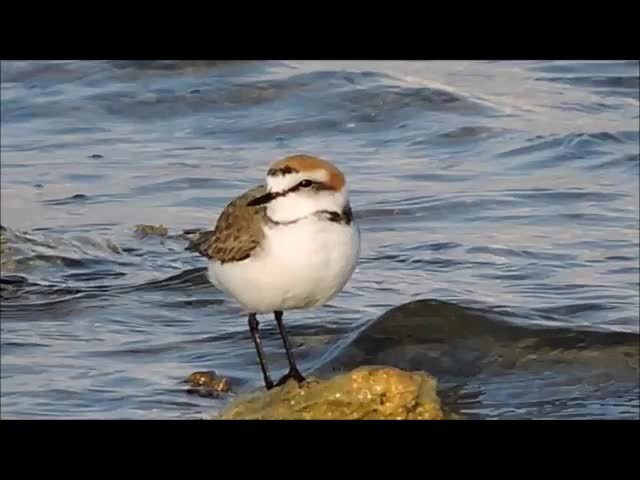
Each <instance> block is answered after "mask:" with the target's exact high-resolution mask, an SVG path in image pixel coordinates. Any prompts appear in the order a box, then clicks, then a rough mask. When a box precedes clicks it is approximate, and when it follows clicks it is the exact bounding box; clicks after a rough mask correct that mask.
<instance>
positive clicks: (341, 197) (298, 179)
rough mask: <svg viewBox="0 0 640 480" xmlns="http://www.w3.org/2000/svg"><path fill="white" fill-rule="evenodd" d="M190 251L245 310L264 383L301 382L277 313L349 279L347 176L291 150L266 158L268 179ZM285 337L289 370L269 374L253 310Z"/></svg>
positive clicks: (353, 230) (353, 254)
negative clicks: (286, 154)
mask: <svg viewBox="0 0 640 480" xmlns="http://www.w3.org/2000/svg"><path fill="white" fill-rule="evenodd" d="M187 249H188V250H191V251H195V252H198V253H199V254H201V255H203V256H204V257H206V258H207V259H208V277H209V280H210V281H211V283H212V284H213V285H215V286H216V287H217V288H219V289H220V290H221V291H222V292H224V293H225V294H227V295H229V296H230V297H232V298H233V299H235V301H237V302H238V303H239V304H240V305H241V306H242V307H243V308H244V309H245V310H246V312H247V313H248V315H249V319H248V321H249V331H250V333H251V337H252V339H253V342H254V345H255V348H256V352H257V355H258V360H259V362H260V368H261V370H262V375H263V377H264V384H265V387H266V388H267V389H271V388H273V387H274V385H275V386H277V385H282V384H284V383H285V382H286V381H287V380H289V379H290V378H293V379H295V380H296V381H297V382H299V383H300V382H304V381H305V378H304V376H303V375H302V374H301V373H300V371H299V370H298V367H297V366H296V363H295V360H294V357H293V352H292V350H291V346H290V345H289V341H288V338H287V332H286V329H285V327H284V324H283V321H282V317H283V312H284V311H286V310H295V309H308V308H314V307H318V306H320V305H323V304H324V303H326V302H327V301H329V300H330V299H331V298H333V297H334V296H335V295H336V294H337V293H338V292H340V290H342V288H343V287H344V286H345V285H346V283H347V282H348V281H349V279H350V278H351V275H352V274H353V271H354V270H355V267H356V263H357V261H358V257H359V255H360V231H359V228H358V226H357V224H356V222H355V220H354V218H353V215H352V212H351V206H350V203H349V195H348V193H347V188H346V183H345V177H344V175H343V174H342V172H341V171H340V170H339V169H338V168H336V167H335V166H334V165H333V164H331V163H329V162H327V161H325V160H321V159H319V158H317V157H313V156H309V155H293V156H289V157H286V158H284V159H282V160H279V161H277V162H275V163H273V164H272V165H271V168H269V170H268V171H267V174H266V185H260V186H257V187H254V188H252V189H250V190H248V191H246V192H244V193H243V194H242V195H240V196H238V197H237V198H235V199H233V200H232V201H231V202H230V203H229V204H228V205H227V206H226V207H225V209H224V210H223V211H222V213H221V214H220V217H219V218H218V221H217V222H216V225H215V227H214V229H213V230H207V231H204V232H200V233H198V234H196V235H195V236H194V237H193V239H192V240H191V242H190V243H189V245H188V246H187ZM272 312H273V315H274V317H275V321H276V324H277V326H278V330H279V331H280V335H281V337H282V341H283V343H284V348H285V351H286V353H287V360H288V362H289V371H288V373H287V374H285V375H284V376H283V377H282V378H281V379H280V380H278V381H277V382H276V383H275V384H274V383H273V381H272V380H271V376H270V374H269V370H268V368H267V364H266V361H265V355H264V351H263V349H262V344H261V340H260V334H259V331H258V319H257V315H258V314H265V313H272Z"/></svg>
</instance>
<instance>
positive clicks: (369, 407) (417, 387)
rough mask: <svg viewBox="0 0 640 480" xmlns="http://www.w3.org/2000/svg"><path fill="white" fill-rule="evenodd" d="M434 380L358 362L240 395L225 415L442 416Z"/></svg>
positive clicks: (238, 417) (283, 417) (325, 417)
mask: <svg viewBox="0 0 640 480" xmlns="http://www.w3.org/2000/svg"><path fill="white" fill-rule="evenodd" d="M436 387H437V382H436V380H435V379H434V378H433V377H431V376H430V375H428V374H426V373H423V372H407V371H403V370H400V369H397V368H392V367H360V368H357V369H355V370H353V371H351V372H348V373H344V374H340V375H337V376H335V377H333V378H330V379H328V380H317V379H309V380H308V381H307V382H305V383H303V384H301V385H298V383H297V382H295V381H294V380H290V381H289V382H288V383H286V384H285V385H283V386H281V387H276V388H274V389H272V390H268V391H267V390H261V391H258V392H253V393H249V394H245V395H241V396H239V397H238V398H236V399H235V400H233V401H232V402H231V404H230V405H229V406H228V407H227V408H226V409H225V410H224V411H223V412H222V414H221V415H220V416H219V417H216V418H217V419H225V420H241V419H242V420H254V419H258V420H385V419H387V420H442V419H444V418H445V414H444V413H443V410H442V408H441V405H440V400H439V398H438V396H437V393H436Z"/></svg>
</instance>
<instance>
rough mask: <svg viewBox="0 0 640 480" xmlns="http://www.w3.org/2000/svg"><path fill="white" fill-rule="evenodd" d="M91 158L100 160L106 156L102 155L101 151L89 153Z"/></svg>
mask: <svg viewBox="0 0 640 480" xmlns="http://www.w3.org/2000/svg"><path fill="white" fill-rule="evenodd" d="M89 158H90V159H92V160H99V159H101V158H104V156H103V155H100V154H99V153H94V154H93V155H89Z"/></svg>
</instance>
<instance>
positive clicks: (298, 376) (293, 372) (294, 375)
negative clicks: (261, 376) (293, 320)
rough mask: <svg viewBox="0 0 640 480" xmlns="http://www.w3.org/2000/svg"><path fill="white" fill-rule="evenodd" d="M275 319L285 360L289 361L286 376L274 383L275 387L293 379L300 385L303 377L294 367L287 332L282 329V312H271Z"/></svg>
mask: <svg viewBox="0 0 640 480" xmlns="http://www.w3.org/2000/svg"><path fill="white" fill-rule="evenodd" d="M273 314H274V316H275V317H276V323H277V324H278V330H280V336H281V337H282V343H284V349H285V350H286V352H287V360H288V361H289V371H288V372H287V374H286V375H284V376H283V377H282V378H281V379H280V380H278V381H277V382H276V385H283V384H284V383H285V382H286V381H287V380H289V379H290V378H293V379H294V380H296V381H297V382H298V383H302V382H304V381H305V378H304V376H303V375H302V374H301V373H300V370H298V367H297V366H296V361H295V359H294V358H293V351H292V350H291V346H290V345H289V339H288V337H287V330H286V329H285V327H284V323H283V322H282V312H281V311H278V310H277V311H275V312H273Z"/></svg>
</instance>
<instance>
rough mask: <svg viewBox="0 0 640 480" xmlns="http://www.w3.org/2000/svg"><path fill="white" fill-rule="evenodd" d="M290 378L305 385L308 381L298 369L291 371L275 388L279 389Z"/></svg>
mask: <svg viewBox="0 0 640 480" xmlns="http://www.w3.org/2000/svg"><path fill="white" fill-rule="evenodd" d="M290 378H293V379H294V380H295V381H296V382H298V383H303V382H305V381H306V378H304V376H303V375H302V374H301V373H300V372H299V371H298V370H297V369H296V370H289V371H288V372H287V374H286V375H284V376H283V377H282V378H281V379H280V380H278V381H277V382H276V385H275V386H276V387H279V386H280V385H284V384H285V383H287V381H288V380H289V379H290Z"/></svg>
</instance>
